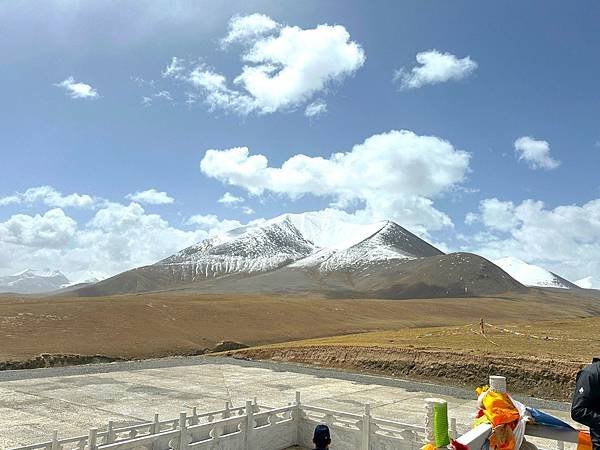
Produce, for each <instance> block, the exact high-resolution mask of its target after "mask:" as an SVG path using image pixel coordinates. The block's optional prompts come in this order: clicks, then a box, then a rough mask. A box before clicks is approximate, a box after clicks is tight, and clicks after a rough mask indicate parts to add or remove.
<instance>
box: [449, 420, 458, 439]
mask: <svg viewBox="0 0 600 450" xmlns="http://www.w3.org/2000/svg"><path fill="white" fill-rule="evenodd" d="M450 437H451V438H452V439H456V438H457V437H458V431H457V430H456V417H451V418H450Z"/></svg>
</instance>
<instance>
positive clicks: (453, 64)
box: [394, 50, 477, 89]
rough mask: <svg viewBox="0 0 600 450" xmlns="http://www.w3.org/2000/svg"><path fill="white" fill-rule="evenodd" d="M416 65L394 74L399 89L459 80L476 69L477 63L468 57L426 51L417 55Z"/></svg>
mask: <svg viewBox="0 0 600 450" xmlns="http://www.w3.org/2000/svg"><path fill="white" fill-rule="evenodd" d="M416 59H417V63H418V65H417V66H415V67H413V68H411V69H410V70H408V69H406V68H402V69H399V70H397V71H396V73H395V74H394V81H395V82H398V83H399V84H400V89H416V88H420V87H423V86H425V85H428V84H437V83H444V82H446V81H450V80H461V79H463V78H466V77H468V76H469V75H471V74H472V73H473V72H475V70H476V69H477V63H476V62H475V61H473V60H472V59H471V58H470V57H469V56H466V57H464V58H457V57H456V56H455V55H453V54H452V53H442V52H439V51H437V50H428V51H426V52H420V53H417V56H416Z"/></svg>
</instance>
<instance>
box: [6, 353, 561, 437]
mask: <svg viewBox="0 0 600 450" xmlns="http://www.w3.org/2000/svg"><path fill="white" fill-rule="evenodd" d="M173 361H174V362H173ZM40 370H41V371H42V372H40ZM2 380H4V381H2ZM482 381H485V380H482ZM297 390H298V391H300V392H301V395H302V401H303V403H305V404H311V405H315V406H323V407H328V408H332V409H337V410H340V411H347V412H354V413H360V412H362V411H363V409H364V405H365V404H366V403H369V404H371V405H372V411H373V415H374V416H378V417H383V418H389V419H394V420H399V421H402V422H405V423H411V424H417V425H422V424H423V421H424V399H425V398H427V397H441V398H444V399H446V400H447V401H448V403H449V411H450V416H451V417H456V418H457V421H458V424H459V431H461V432H464V431H466V430H467V429H468V428H469V426H470V424H471V421H472V416H473V413H474V412H475V408H476V402H475V395H474V393H472V392H470V391H466V390H460V389H456V388H451V387H447V386H438V385H431V384H425V383H416V382H411V381H403V380H395V379H390V378H382V377H372V376H365V375H359V374H351V373H347V372H339V371H332V370H328V369H312V368H303V367H299V366H293V365H289V364H287V365H286V364H275V363H257V362H247V361H237V360H232V359H224V358H220V359H218V358H210V357H209V358H207V357H204V358H190V359H188V360H182V359H177V360H164V361H158V362H157V361H148V362H147V363H144V362H136V363H135V364H131V363H122V364H120V365H119V364H117V365H115V364H105V365H98V367H70V368H60V369H58V368H56V369H36V370H30V371H19V373H0V447H1V448H7V447H10V446H16V445H26V444H32V443H34V442H40V441H44V440H48V439H49V438H50V437H51V435H52V430H54V429H57V430H59V432H60V435H61V436H64V437H66V436H71V435H84V434H86V433H87V432H88V429H89V428H90V427H99V428H101V429H102V428H105V427H106V424H107V423H108V421H109V420H114V421H115V422H117V423H119V424H121V425H128V424H132V423H140V422H145V421H150V420H152V418H153V416H154V413H155V412H158V413H159V414H160V417H161V418H164V419H167V418H173V419H174V418H176V417H177V416H178V415H179V412H181V411H186V412H188V413H191V410H192V408H193V407H194V406H196V407H197V408H198V411H199V412H202V411H211V410H217V409H221V408H223V406H224V404H225V401H230V402H231V403H232V406H243V405H244V404H245V401H246V400H247V399H252V398H253V397H257V399H258V401H259V403H260V404H264V405H269V406H281V405H284V404H288V403H289V402H291V401H293V400H294V397H295V392H296V391H297ZM531 401H533V402H538V403H539V404H532V406H536V407H543V408H544V409H545V410H546V411H548V412H551V413H554V414H555V415H558V416H559V417H563V418H567V417H568V412H567V411H566V409H567V405H564V404H559V403H556V402H550V403H548V402H541V401H538V400H535V399H531Z"/></svg>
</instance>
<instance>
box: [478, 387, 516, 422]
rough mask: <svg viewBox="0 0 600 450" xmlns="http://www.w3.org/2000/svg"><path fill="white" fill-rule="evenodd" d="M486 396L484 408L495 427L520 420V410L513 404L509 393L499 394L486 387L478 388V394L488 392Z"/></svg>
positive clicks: (483, 402)
mask: <svg viewBox="0 0 600 450" xmlns="http://www.w3.org/2000/svg"><path fill="white" fill-rule="evenodd" d="M486 391H487V393H486V395H485V397H484V398H483V400H482V409H483V413H484V414H485V416H486V417H487V418H488V420H489V422H490V423H491V424H492V426H493V427H494V428H496V427H497V426H498V425H503V424H508V423H512V422H516V421H518V420H519V417H520V416H519V411H518V410H517V408H516V407H515V405H513V402H512V401H511V400H510V398H509V397H508V395H506V394H499V393H498V392H493V391H490V390H489V389H487V386H485V387H484V388H477V389H476V392H477V395H481V393H482V392H486Z"/></svg>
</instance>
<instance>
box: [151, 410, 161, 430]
mask: <svg viewBox="0 0 600 450" xmlns="http://www.w3.org/2000/svg"><path fill="white" fill-rule="evenodd" d="M150 433H151V434H158V433H160V420H159V419H158V413H154V421H153V422H152V431H150Z"/></svg>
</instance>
